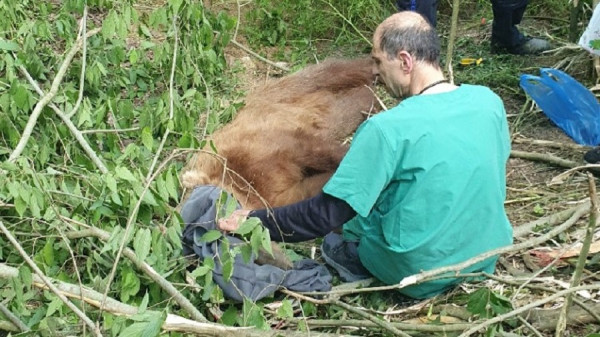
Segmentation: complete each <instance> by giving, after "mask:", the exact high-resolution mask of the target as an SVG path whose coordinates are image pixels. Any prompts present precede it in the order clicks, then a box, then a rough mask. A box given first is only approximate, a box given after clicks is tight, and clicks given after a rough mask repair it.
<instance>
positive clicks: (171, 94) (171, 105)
mask: <svg viewBox="0 0 600 337" xmlns="http://www.w3.org/2000/svg"><path fill="white" fill-rule="evenodd" d="M173 31H174V34H175V36H174V39H175V42H173V62H172V64H171V76H170V77H169V121H172V120H173V115H174V110H175V107H174V104H175V103H174V100H175V97H174V91H173V81H174V80H175V67H176V65H177V47H178V45H179V36H178V34H177V32H178V29H177V15H174V16H173ZM170 132H171V129H170V128H169V126H168V125H167V129H166V130H165V133H164V134H163V137H162V140H161V141H160V145H159V146H158V149H157V150H156V154H155V155H154V158H153V159H152V164H150V168H149V169H148V175H147V176H146V180H148V178H149V177H150V176H151V175H152V173H153V171H154V166H156V163H157V162H158V158H159V157H160V154H161V153H162V149H163V147H164V146H165V143H166V141H167V138H168V137H169V133H170Z"/></svg>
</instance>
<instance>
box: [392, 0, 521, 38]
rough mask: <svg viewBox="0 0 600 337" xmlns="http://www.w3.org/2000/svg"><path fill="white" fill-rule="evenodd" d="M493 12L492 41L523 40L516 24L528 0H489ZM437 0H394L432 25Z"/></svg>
mask: <svg viewBox="0 0 600 337" xmlns="http://www.w3.org/2000/svg"><path fill="white" fill-rule="evenodd" d="M491 1H492V10H493V12H494V21H493V24H492V43H494V44H497V45H499V46H501V47H505V48H509V49H511V48H514V47H516V46H518V45H519V44H521V43H522V42H523V34H521V32H519V30H518V29H517V27H516V25H518V24H519V23H521V19H523V14H524V13H525V8H527V4H528V3H529V0H491ZM437 3H438V0H396V7H397V8H398V10H400V11H406V10H412V11H415V12H417V13H419V14H421V15H423V16H424V17H425V18H426V19H427V20H428V21H429V22H430V23H431V24H432V25H433V26H434V27H435V25H436V21H437Z"/></svg>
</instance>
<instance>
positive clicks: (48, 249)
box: [42, 238, 54, 266]
mask: <svg viewBox="0 0 600 337" xmlns="http://www.w3.org/2000/svg"><path fill="white" fill-rule="evenodd" d="M42 257H43V258H44V263H45V264H46V265H47V266H54V239H53V238H49V239H48V241H46V244H45V245H44V248H43V249H42Z"/></svg>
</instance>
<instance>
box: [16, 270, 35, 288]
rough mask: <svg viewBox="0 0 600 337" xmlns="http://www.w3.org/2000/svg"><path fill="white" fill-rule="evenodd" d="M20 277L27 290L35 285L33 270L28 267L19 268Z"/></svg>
mask: <svg viewBox="0 0 600 337" xmlns="http://www.w3.org/2000/svg"><path fill="white" fill-rule="evenodd" d="M19 276H20V277H21V281H22V282H23V285H24V286H25V287H26V288H30V287H31V285H32V284H33V277H32V276H31V270H30V269H29V268H28V267H26V266H24V265H23V266H21V267H20V268H19Z"/></svg>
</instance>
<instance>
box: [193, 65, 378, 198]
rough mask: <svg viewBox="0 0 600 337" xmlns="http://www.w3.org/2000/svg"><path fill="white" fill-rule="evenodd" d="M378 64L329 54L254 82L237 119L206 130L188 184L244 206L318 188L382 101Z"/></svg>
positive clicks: (305, 194)
mask: <svg viewBox="0 0 600 337" xmlns="http://www.w3.org/2000/svg"><path fill="white" fill-rule="evenodd" d="M372 66H373V61H372V60H370V59H355V60H327V61H325V62H322V63H320V64H315V65H311V66H308V67H306V68H304V69H302V70H300V71H298V72H296V73H294V74H291V75H288V76H284V77H282V78H279V79H275V80H272V81H270V82H269V83H267V84H265V85H262V86H260V87H258V88H256V89H254V90H253V91H252V92H251V93H250V94H249V95H248V96H247V98H246V104H245V106H244V107H243V108H242V109H241V110H240V111H239V113H238V114H237V116H235V118H234V119H233V121H232V122H231V123H229V124H227V125H225V126H224V127H222V128H221V129H219V130H217V131H215V132H214V133H213V134H212V135H210V136H209V137H208V139H207V140H208V142H212V145H210V146H209V145H206V146H205V147H204V148H203V149H202V150H201V151H198V152H197V153H196V154H195V155H194V156H193V158H192V160H191V161H190V162H189V163H188V165H187V166H186V168H185V169H184V171H183V172H184V173H183V176H182V180H183V185H184V186H185V187H188V188H193V187H195V186H197V185H216V186H219V187H221V188H222V189H224V190H226V191H228V192H230V193H232V194H233V195H234V197H235V198H236V199H237V200H238V201H239V202H240V204H241V206H242V207H243V208H246V209H258V208H266V207H276V206H281V205H286V204H290V203H293V202H296V201H300V200H302V199H306V198H309V197H312V196H314V195H316V194H317V193H319V191H320V190H321V188H322V187H323V185H324V184H325V182H327V180H328V179H329V177H330V176H331V175H332V174H333V172H334V171H335V169H336V168H337V166H338V164H339V162H340V161H341V160H342V158H343V156H344V154H345V153H346V151H347V149H348V144H347V142H345V140H347V139H348V137H349V136H351V135H352V133H353V132H354V131H355V130H356V128H357V127H358V125H359V124H360V123H361V122H362V121H364V120H365V119H366V118H367V117H368V116H369V115H370V114H373V113H376V112H378V111H379V110H380V108H381V107H380V105H379V103H378V100H377V99H376V97H375V94H374V91H373V84H374V83H373V82H374V81H373V80H374V78H373V75H372ZM207 144H208V143H207ZM213 147H214V149H216V152H217V153H215V152H214V151H213V150H212V149H213Z"/></svg>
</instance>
